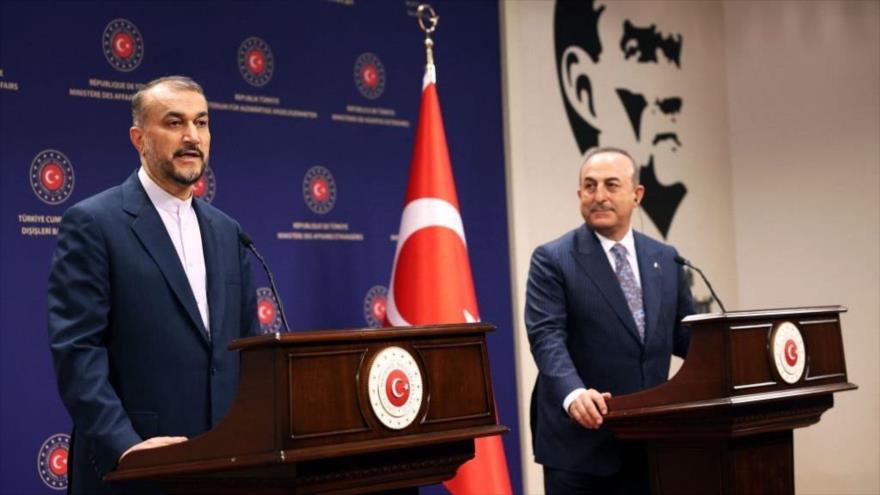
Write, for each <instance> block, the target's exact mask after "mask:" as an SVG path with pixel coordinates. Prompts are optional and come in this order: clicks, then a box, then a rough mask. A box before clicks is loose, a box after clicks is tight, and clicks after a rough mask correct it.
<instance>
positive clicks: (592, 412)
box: [568, 388, 611, 430]
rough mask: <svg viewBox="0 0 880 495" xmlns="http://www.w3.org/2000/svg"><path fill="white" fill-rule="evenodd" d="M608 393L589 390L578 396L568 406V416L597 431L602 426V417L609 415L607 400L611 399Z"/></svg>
mask: <svg viewBox="0 0 880 495" xmlns="http://www.w3.org/2000/svg"><path fill="white" fill-rule="evenodd" d="M610 398H611V394H610V393H608V392H602V393H599V392H598V391H597V390H596V389H592V388H591V389H589V390H587V391H586V392H583V393H581V394H580V395H578V396H577V397H576V398H575V399H574V401H573V402H572V403H571V404H569V406H568V415H569V416H571V419H573V420H575V421H576V422H577V423H578V424H579V425H581V426H583V427H584V428H587V429H591V430H595V429H596V428H599V427H600V426H602V416H604V415H606V414H608V406H607V405H606V404H605V400H606V399H610Z"/></svg>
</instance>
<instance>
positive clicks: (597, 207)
mask: <svg viewBox="0 0 880 495" xmlns="http://www.w3.org/2000/svg"><path fill="white" fill-rule="evenodd" d="M600 211H614V206H613V205H611V203H596V204H594V205H593V206H591V207H590V213H598V212H600Z"/></svg>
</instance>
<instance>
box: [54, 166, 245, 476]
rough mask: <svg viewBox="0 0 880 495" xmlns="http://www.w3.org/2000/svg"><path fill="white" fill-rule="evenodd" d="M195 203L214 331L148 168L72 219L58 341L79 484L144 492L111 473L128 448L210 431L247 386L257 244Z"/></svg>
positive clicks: (57, 269) (67, 226) (64, 247)
mask: <svg viewBox="0 0 880 495" xmlns="http://www.w3.org/2000/svg"><path fill="white" fill-rule="evenodd" d="M193 207H194V209H195V212H196V216H197V217H198V221H199V228H200V230H201V235H202V245H203V249H204V254H205V268H206V271H207V293H208V305H209V317H210V327H211V328H210V330H211V331H210V336H209V334H208V333H207V332H206V330H205V328H204V324H203V323H202V319H201V316H200V314H199V310H198V307H197V306H196V301H195V297H194V296H193V293H192V290H191V289H190V286H189V282H188V281H187V278H186V274H185V273H184V270H183V266H182V265H181V263H180V260H179V258H178V256H177V252H176V251H175V249H174V245H173V244H172V242H171V239H170V237H169V235H168V232H167V230H166V229H165V226H164V224H163V223H162V220H161V218H160V217H159V214H158V212H157V211H156V209H155V207H154V206H153V204H152V203H151V202H150V200H149V198H148V196H147V194H146V192H145V191H144V189H143V187H142V186H141V183H140V181H139V180H138V177H137V174H136V173H135V174H132V175H131V176H130V177H129V178H128V180H126V181H125V183H123V184H122V185H121V186H117V187H114V188H112V189H109V190H107V191H104V192H102V193H100V194H98V195H96V196H93V197H91V198H88V199H86V200H84V201H82V202H80V203H78V204H76V205H74V206H73V207H71V208H70V209H69V210H67V212H66V213H65V214H64V216H63V218H62V220H61V227H60V231H59V235H58V246H57V248H56V250H55V254H54V257H53V260H52V271H51V274H50V276H49V344H50V347H51V350H52V357H53V359H54V363H55V371H56V374H57V378H58V388H59V391H60V393H61V398H62V400H63V402H64V405H65V406H66V408H67V410H68V411H69V413H70V415H71V417H72V418H73V427H74V432H73V436H72V437H73V438H72V444H73V445H72V447H71V453H70V458H69V464H68V473H69V476H70V478H69V490H70V491H71V492H72V493H129V492H131V491H133V490H134V487H128V488H126V487H122V488H120V487H114V486H108V485H103V484H102V482H101V478H102V477H103V476H104V475H105V474H107V473H108V472H109V471H111V470H113V469H114V468H115V466H116V463H117V460H118V458H119V456H120V455H121V454H122V453H123V452H124V451H125V450H127V449H128V448H129V447H131V446H132V445H134V444H136V443H138V442H140V441H141V440H143V439H146V438H149V437H153V436H165V435H182V436H187V437H193V436H195V435H198V434H200V433H203V432H205V431H207V430H208V429H210V428H211V427H212V426H214V425H215V424H217V422H218V421H219V420H220V419H221V418H223V416H224V415H225V414H226V411H227V410H228V408H229V406H230V404H231V402H232V399H233V397H234V395H235V391H236V386H237V380H238V355H237V354H235V353H233V352H230V351H229V350H227V346H228V344H229V343H230V341H232V340H233V339H236V338H239V337H242V336H247V335H252V334H256V333H257V329H258V326H257V322H256V293H255V289H254V286H253V279H252V275H251V268H250V263H249V260H248V253H247V251H246V249H244V248H243V247H242V246H241V244H240V242H239V239H238V234H239V232H240V231H241V229H240V227H239V225H238V223H236V222H235V221H234V220H232V219H231V218H229V217H228V216H226V215H225V214H224V213H222V212H221V211H220V210H218V209H216V208H214V207H212V206H211V205H209V204H207V203H205V202H202V201H201V200H198V199H194V200H193ZM147 491H149V489H148V490H147Z"/></svg>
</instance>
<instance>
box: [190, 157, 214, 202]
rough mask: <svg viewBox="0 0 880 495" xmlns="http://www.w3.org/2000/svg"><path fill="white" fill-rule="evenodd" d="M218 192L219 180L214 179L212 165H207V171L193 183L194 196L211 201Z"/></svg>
mask: <svg viewBox="0 0 880 495" xmlns="http://www.w3.org/2000/svg"><path fill="white" fill-rule="evenodd" d="M216 193H217V181H216V180H215V179H214V171H213V170H211V167H207V166H206V167H205V173H203V174H202V176H201V177H199V180H197V181H196V183H195V184H193V196H195V197H197V198H199V199H201V200H202V201H205V202H207V203H210V202H212V201H214V194H216Z"/></svg>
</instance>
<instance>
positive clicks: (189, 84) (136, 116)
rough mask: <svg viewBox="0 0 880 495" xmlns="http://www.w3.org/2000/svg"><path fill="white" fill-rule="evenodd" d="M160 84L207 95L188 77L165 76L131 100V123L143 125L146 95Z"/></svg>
mask: <svg viewBox="0 0 880 495" xmlns="http://www.w3.org/2000/svg"><path fill="white" fill-rule="evenodd" d="M160 84H167V85H169V86H171V87H172V88H174V89H180V90H187V91H195V92H196V93H198V94H200V95H202V96H204V95H205V91H204V90H203V89H202V86H201V85H199V83H197V82H195V81H193V80H192V79H190V78H189V77H186V76H165V77H160V78H158V79H153V80H152V81H150V82H148V83H147V84H145V85H144V86H143V87H142V88H141V89H139V90H138V92H137V93H135V94H134V96H132V98H131V122H132V124H133V125H135V126H139V125H141V124H142V123H143V117H144V95H146V94H147V92H148V91H149V90H151V89H153V88H154V87H156V86H158V85H160Z"/></svg>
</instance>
